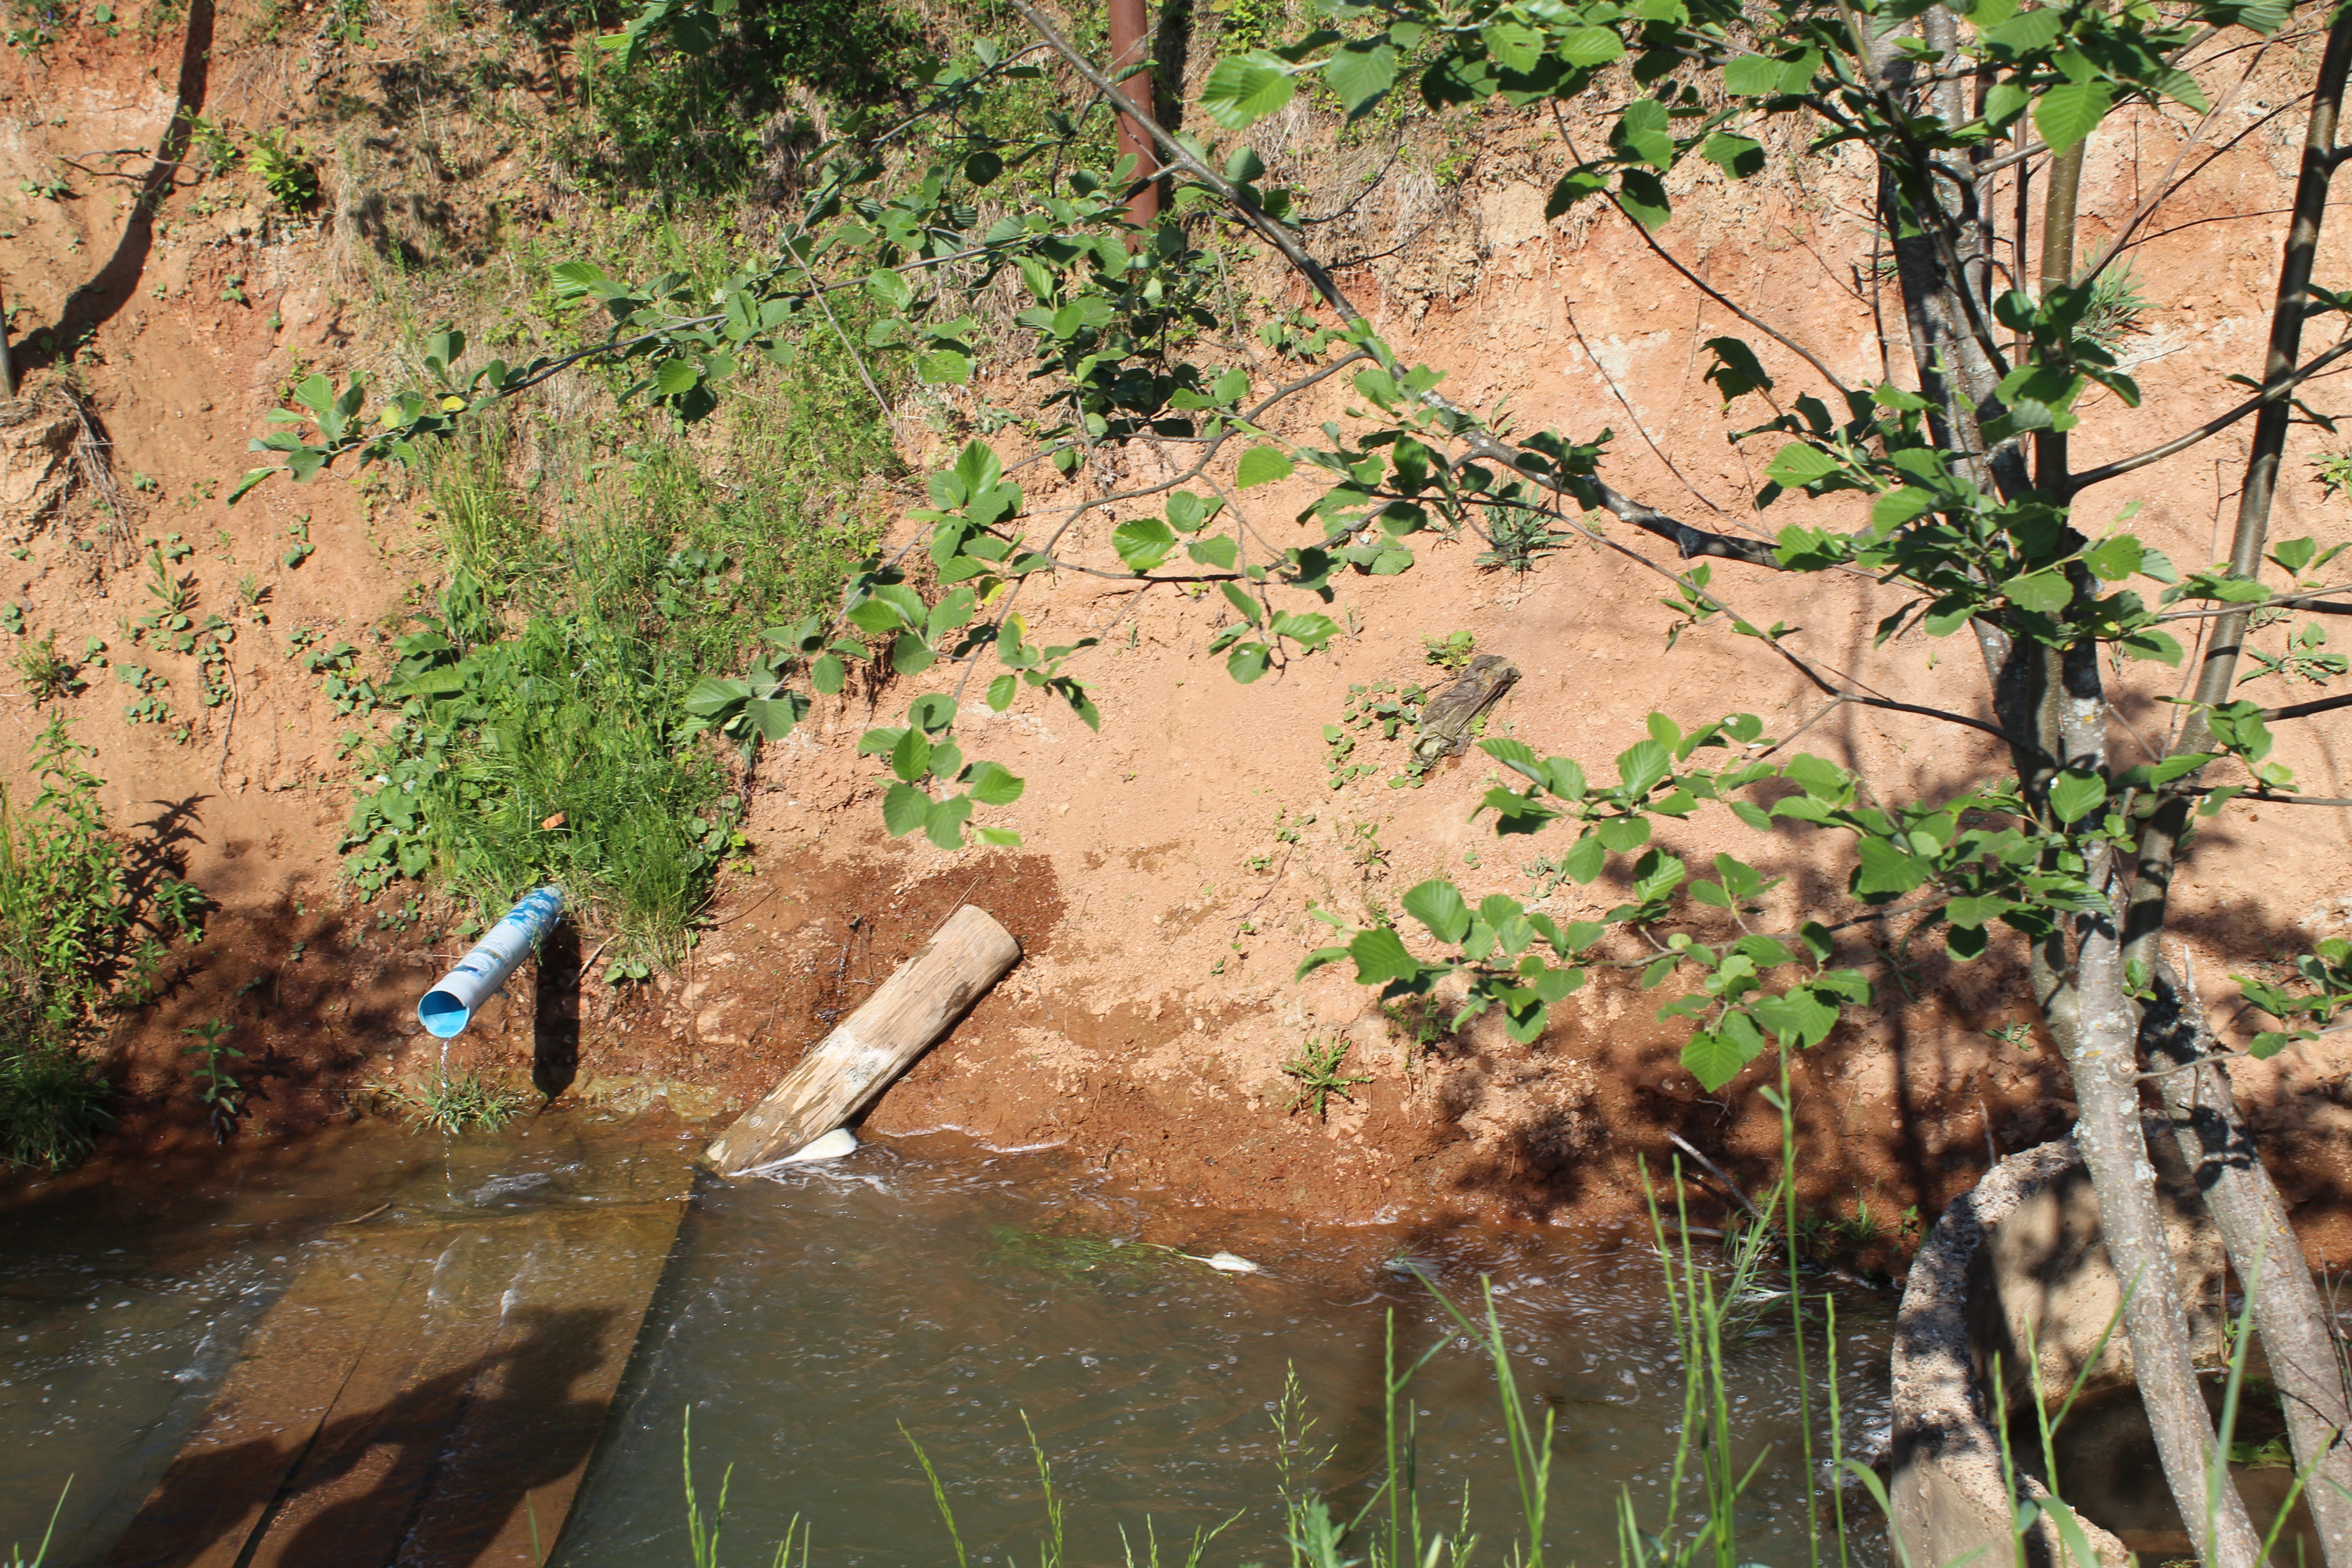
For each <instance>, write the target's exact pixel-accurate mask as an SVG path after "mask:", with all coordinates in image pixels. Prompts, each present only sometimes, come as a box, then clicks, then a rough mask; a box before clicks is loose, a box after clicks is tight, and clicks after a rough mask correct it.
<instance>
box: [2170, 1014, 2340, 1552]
mask: <svg viewBox="0 0 2352 1568" xmlns="http://www.w3.org/2000/svg"><path fill="white" fill-rule="evenodd" d="M2141 1039H2142V1042H2143V1043H2144V1044H2145V1046H2146V1047H2147V1053H2148V1057H2149V1066H2150V1067H2151V1068H2156V1069H2161V1068H2166V1067H2172V1068H2175V1070H2173V1071H2171V1072H2168V1073H2165V1074H2164V1075H2163V1076H2162V1077H2160V1078H2158V1079H2154V1080H2153V1082H2154V1083H2155V1085H2156V1087H2157V1089H2158V1092H2159V1094H2160V1097H2161V1099H2162V1101H2163V1105H2164V1114H2165V1119H2166V1121H2168V1122H2170V1123H2171V1126H2172V1132H2173V1136H2174V1137H2175V1138H2176V1139H2177V1140H2178V1141H2179V1144H2180V1153H2181V1157H2182V1158H2183V1159H2184V1160H2186V1161H2187V1162H2188V1163H2189V1178H2190V1180H2191V1181H2192V1182H2194V1183H2195V1184H2196V1187H2197V1190H2198V1191H2199V1193H2200V1194H2202V1195H2203V1196H2204V1199H2205V1207H2206V1210H2207V1211H2208V1212H2209V1213H2210V1214H2211V1215H2212V1216H2213V1225H2214V1228H2215V1229H2216V1230H2218V1231H2219V1232H2220V1233H2221V1245H2222V1246H2223V1247H2225V1248H2227V1249H2228V1251H2229V1255H2230V1267H2231V1268H2232V1269H2234V1270H2236V1272H2237V1276H2238V1279H2239V1281H2240V1285H2241V1288H2242V1289H2244V1290H2245V1292H2246V1298H2247V1300H2248V1302H2249V1304H2250V1306H2251V1308H2252V1315H2253V1321H2254V1328H2255V1331H2257V1332H2258V1333H2259V1334H2260V1335H2261V1336H2262V1345H2263V1355H2264V1356H2265V1357H2266V1358H2267V1359H2268V1360H2269V1362H2270V1369H2271V1382H2272V1384H2273V1385H2274V1386H2275V1387H2276V1388H2277V1389H2278V1392H2279V1401H2280V1403H2281V1405H2283V1406H2284V1409H2285V1412H2286V1427H2287V1438H2288V1441H2289V1442H2290V1443H2291V1444H2292V1445H2293V1447H2294V1460H2295V1467H2296V1468H2298V1469H2307V1470H2309V1471H2310V1476H2311V1479H2309V1481H2308V1482H2307V1483H2306V1484H2305V1488H2304V1494H2303V1495H2304V1499H2305V1501H2306V1502H2307V1503H2308V1504H2309V1505H2310V1508H2311V1517H2312V1522H2313V1523H2314V1524H2315V1525H2316V1526H2317V1527H2318V1530H2319V1537H2320V1549H2321V1552H2323V1554H2324V1555H2325V1556H2326V1561H2327V1562H2328V1563H2329V1564H2331V1568H2333V1565H2336V1564H2342V1563H2352V1447H2347V1446H2346V1443H2345V1434H2346V1432H2347V1429H2352V1400H2347V1394H2346V1388H2345V1378H2344V1368H2343V1364H2342V1362H2341V1360H2340V1359H2339V1354H2338V1352H2337V1348H2336V1336H2335V1334H2334V1333H2333V1332H2331V1331H2330V1330H2329V1326H2328V1325H2329V1321H2330V1318H2329V1314H2328V1311H2327V1308H2326V1303H2325V1302H2324V1301H2322V1300H2320V1296H2319V1288H2318V1286H2317V1285H2315V1284H2314V1283H2313V1281H2312V1278H2311V1268H2310V1265H2309V1264H2308V1263H2306V1262H2305V1259H2304V1256H2303V1247H2302V1245H2301V1244H2300V1243H2298V1242H2297V1241H2296V1240H2295V1238H2294V1229H2293V1228H2292V1227H2291V1226H2289V1225H2288V1223H2287V1214H2286V1205H2285V1203H2284V1201H2282V1200H2281V1198H2280V1197H2279V1191H2278V1187H2277V1185H2276V1184H2274V1183H2273V1182H2272V1180H2271V1178H2270V1173H2269V1172H2268V1171H2267V1170H2265V1169H2263V1163H2262V1159H2261V1157H2260V1156H2259V1155H2258V1154H2257V1153H2256V1152H2255V1151H2254V1145H2253V1141H2252V1137H2251V1136H2250V1135H2249V1133H2248V1132H2247V1131H2246V1126H2245V1122H2244V1121H2243V1119H2242V1117H2240V1116H2239V1114H2238V1110H2237V1100H2236V1096H2235V1095H2234V1094H2233V1093H2232V1092H2231V1087H2230V1079H2229V1075H2228V1074H2227V1073H2225V1072H2223V1071H2222V1070H2221V1064H2220V1063H2218V1062H2214V1061H2210V1060H2204V1059H2200V1058H2208V1057H2210V1056H2211V1055H2213V1054H2214V1041H2213V1037H2212V1035H2211V1034H2210V1032H2209V1031H2208V1030H2207V1029H2206V1028H2205V1026H2204V1023H2203V1020H2202V1019H2200V1018H2199V1017H2198V1016H2197V1015H2196V1013H2195V1011H2194V1009H2193V1008H2192V1007H2191V1006H2190V1005H2189V1004H2188V1003H2187V1002H2186V1000H2185V999H2184V998H2183V996H2182V994H2181V990H2180V987H2179V979H2178V977H2177V976H2175V975H2173V974H2172V973H2169V972H2168V971H2164V970H2159V972H2158V975H2157V979H2156V1000H2155V1001H2154V1002H2153V1003H2152V1004H2150V1005H2149V1006H2148V1008H2147V1015H2146V1016H2145V1018H2144V1019H2143V1020H2142V1024H2141Z"/></svg>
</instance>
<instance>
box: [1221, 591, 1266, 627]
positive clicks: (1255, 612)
mask: <svg viewBox="0 0 2352 1568" xmlns="http://www.w3.org/2000/svg"><path fill="white" fill-rule="evenodd" d="M1217 587H1218V589H1219V591H1220V592H1222V593H1223V595H1225V602H1226V603H1227V604H1229V605H1233V607H1234V609H1236V610H1239V611H1240V612H1241V613H1242V619H1244V620H1245V621H1247V622H1248V623H1249V624H1250V625H1252V626H1264V625H1265V611H1264V610H1262V609H1260V608H1259V607H1258V602H1257V601H1256V600H1255V599H1253V598H1251V597H1250V595H1249V590H1248V589H1246V588H1244V587H1243V586H1242V585H1241V584H1238V583H1220V584H1217Z"/></svg>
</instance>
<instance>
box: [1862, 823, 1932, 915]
mask: <svg viewBox="0 0 2352 1568" xmlns="http://www.w3.org/2000/svg"><path fill="white" fill-rule="evenodd" d="M1856 853H1857V857H1858V858H1859V859H1860V861H1861V864H1860V865H1858V866H1856V867H1855V868H1854V871H1853V891H1854V895H1855V896H1856V897H1857V898H1862V899H1866V900H1884V899H1889V898H1894V897H1896V896H1898V895H1900V894H1903V893H1907V892H1909V891H1910V890H1911V889H1914V888H1916V887H1917V886H1918V885H1919V884H1920V883H1922V882H1924V881H1926V880H1927V870H1928V867H1927V861H1925V860H1922V859H1921V858H1919V857H1917V856H1916V855H1914V854H1911V853H1910V852H1909V851H1907V850H1903V849H1898V848H1896V847H1895V846H1894V845H1892V844H1889V843H1888V842H1887V841H1886V840H1885V839H1884V838H1864V839H1863V840H1862V841H1861V843H1860V844H1859V845H1857V846H1856Z"/></svg>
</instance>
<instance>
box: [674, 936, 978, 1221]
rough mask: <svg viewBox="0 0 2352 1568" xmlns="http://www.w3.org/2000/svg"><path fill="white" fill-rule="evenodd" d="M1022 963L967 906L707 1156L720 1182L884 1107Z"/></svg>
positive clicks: (721, 1135)
mask: <svg viewBox="0 0 2352 1568" xmlns="http://www.w3.org/2000/svg"><path fill="white" fill-rule="evenodd" d="M1020 961H1021V944H1020V943H1019V942H1016V941H1014V940H1013V933H1012V932H1011V931H1006V930H1005V929H1004V928H1003V926H1001V925H998V924H997V923H996V921H994V920H993V919H992V918H991V917H990V915H989V914H988V911H987V910H982V909H981V908H980V907H979V906H978V905H976V904H965V905H962V906H961V907H960V908H959V909H957V910H956V911H955V913H953V914H951V915H950V916H949V917H948V918H947V920H946V921H945V922H943V923H942V924H941V925H940V929H939V930H938V931H933V932H932V933H931V940H930V941H929V942H925V943H924V944H923V945H922V947H921V949H920V950H919V951H918V952H916V954H915V956H914V957H912V958H910V959H908V960H907V962H906V963H902V964H900V965H899V966H898V968H897V969H896V970H894V971H893V972H892V973H891V975H890V978H889V979H887V980H885V981H884V982H883V983H882V984H881V986H880V988H879V989H877V991H876V992H875V993H874V994H873V995H871V996H869V997H867V998H866V1001H865V1004H864V1005H861V1006H860V1007H859V1008H858V1009H857V1011H856V1012H855V1013H852V1014H851V1015H850V1016H848V1017H846V1018H845V1019H843V1020H842V1022H841V1026H839V1027H838V1028H836V1029H835V1030H834V1031H833V1033H831V1034H830V1035H827V1036H826V1037H824V1039H822V1040H820V1041H818V1042H817V1044H816V1046H815V1047H814V1048H813V1049H811V1050H810V1052H809V1053H808V1055H806V1056H804V1057H803V1058H801V1059H800V1061H799V1062H798V1063H796V1064H795V1065H794V1066H793V1070H792V1071H790V1072H788V1073H786V1074H785V1075H784V1079H783V1081H782V1082H781V1083H779V1084H777V1085H776V1087H775V1088H774V1089H771V1090H769V1092H768V1098H767V1099H765V1100H761V1101H760V1103H759V1104H757V1105H755V1106H753V1107H752V1108H751V1110H747V1111H745V1112H744V1113H743V1114H742V1115H741V1116H740V1118H738V1119H737V1120H736V1122H735V1124H734V1125H733V1126H732V1127H730V1128H729V1129H728V1130H727V1131H725V1132H722V1133H720V1134H719V1139H718V1141H717V1142H714V1143H712V1144H711V1145H710V1147H709V1149H708V1150H706V1151H705V1152H704V1153H703V1156H702V1157H703V1159H704V1161H705V1162H707V1163H709V1166H710V1168H711V1169H712V1170H714V1171H716V1172H718V1173H719V1174H720V1175H722V1176H734V1175H740V1174H741V1173H743V1172H745V1171H749V1170H751V1169H753V1168H754V1167H756V1166H760V1165H764V1164H767V1163H770V1162H771V1161H774V1160H781V1159H782V1158H783V1157H784V1156H785V1155H787V1154H790V1153H792V1152H793V1151H795V1150H797V1149H801V1148H803V1147H805V1146H806V1145H808V1144H809V1143H811V1142H814V1141H815V1140H817V1139H819V1138H822V1137H824V1135H825V1134H826V1133H828V1132H830V1131H833V1130H834V1129H835V1128H836V1127H838V1126H840V1125H841V1124H842V1123H844V1122H845V1121H848V1120H849V1119H850V1118H851V1117H853V1116H855V1115H856V1114H857V1113H858V1112H859V1111H860V1110H864V1109H865V1108H866V1106H867V1105H869V1104H871V1103H873V1101H875V1100H877V1099H879V1098H880V1097H881V1094H882V1091H883V1090H884V1089H887V1088H889V1087H890V1083H891V1080H892V1079H896V1078H897V1077H898V1075H899V1074H900V1073H902V1072H904V1071H906V1070H907V1068H908V1066H909V1065H911V1064H912V1063H913V1061H914V1059H915V1058H917V1057H919V1056H921V1055H922V1054H923V1053H924V1052H925V1051H927V1050H929V1048H930V1046H931V1042H932V1041H934V1040H936V1039H938V1038H939V1037H940V1036H941V1035H944V1034H946V1033H947V1032H948V1030H949V1028H950V1027H951V1026H953V1025H954V1023H955V1021H956V1020H957V1019H958V1018H961V1017H962V1016H963V1014H964V1009H965V1008H967V1007H970V1006H971V1005H972V1004H973V1003H974V1002H976V1001H978V1000H979V999H980V996H981V994H982V992H984V991H986V990H987V989H988V988H989V987H990V986H992V985H993V984H996V983H997V981H998V980H999V979H1000V978H1002V977H1003V973H1004V972H1005V971H1006V970H1008V969H1010V968H1012V967H1013V965H1014V964H1015V963H1019V962H1020Z"/></svg>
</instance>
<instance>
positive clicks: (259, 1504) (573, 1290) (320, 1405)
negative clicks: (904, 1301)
mask: <svg viewBox="0 0 2352 1568" xmlns="http://www.w3.org/2000/svg"><path fill="white" fill-rule="evenodd" d="M683 1207H684V1205H683V1204H682V1203H679V1202H669V1203H661V1204H630V1205H593V1206H586V1207H582V1208H576V1209H569V1210H553V1209H548V1210H540V1211H538V1212H535V1213H531V1214H528V1215H519V1216H515V1217H511V1218H498V1219H488V1220H481V1221H474V1220H467V1221H466V1222H462V1223H458V1222H451V1223H446V1224H440V1225H427V1226H415V1227H410V1228H404V1229H400V1230H385V1231H381V1232H377V1233H374V1234H373V1235H364V1236H361V1237H350V1238H340V1237H339V1238H337V1239H334V1240H331V1241H328V1242H323V1243H321V1244H320V1251H319V1254H318V1256H316V1257H314V1258H312V1259H311V1260H310V1263H309V1264H308V1265H306V1267H305V1268H304V1269H303V1271H302V1273H301V1274H300V1275H299V1277H298V1278H297V1279H296V1281H295V1283H294V1285H293V1286H291V1287H289V1289H288V1291H287V1294H286V1296H285V1297H284V1298H283V1299H282V1300H280V1301H279V1302H278V1305H277V1306H275V1307H273V1308H272V1309H271V1310H270V1311H269V1312H268V1314H267V1315H266V1316H265V1317H264V1319H263V1321H262V1322H261V1323H260V1324H259V1325H258V1326H257V1328H256V1330H255V1331H254V1333H253V1335H252V1336H251V1338H250V1339H249V1340H248V1342H247V1348H246V1351H245V1352H244V1354H243V1355H242V1356H241V1357H240V1359H239V1361H238V1363H237V1365H236V1368H235V1370H233V1371H232V1372H231V1373H230V1375H229V1377H228V1379H227V1381H226V1383H225V1384H223V1386H222V1390H221V1393H220V1394H219V1395H218V1396H217V1397H216V1398H215V1401H214V1404H213V1406H212V1408H211V1410H210V1411H208V1412H207V1414H206V1415H205V1419H204V1421H203V1422H202V1424H201V1425H200V1426H199V1427H198V1429H197V1433H196V1436H194V1438H192V1439H191V1440H190V1442H189V1443H188V1445H187V1446H186V1447H184V1448H183V1449H182V1451H181V1453H180V1455H179V1457H178V1458H175V1459H174V1460H173V1464H172V1466H171V1468H170V1469H169V1470H167V1471H166V1473H165V1475H164V1478H163V1481H162V1483H161V1484H160V1485H159V1486H158V1487H157V1488H156V1489H155V1492H154V1494H153V1495H152V1497H151V1498H150V1499H149V1500H148V1502H147V1504H146V1506H145V1507H144V1508H142V1510H141V1511H140V1514H139V1516H138V1518H137V1519H135V1520H134V1521H132V1523H131V1528H130V1530H129V1531H127V1532H126V1533H125V1534H124V1536H123V1538H122V1541H121V1543H120V1544H118V1546H117V1547H116V1550H115V1552H114V1554H113V1555H112V1557H110V1559H109V1568H242V1565H247V1564H249V1565H250V1568H316V1565H319V1564H325V1563H333V1564H336V1565H338V1568H393V1565H394V1564H395V1563H397V1564H401V1565H403V1568H472V1565H474V1564H491V1563H499V1564H516V1565H525V1564H531V1563H537V1562H539V1561H541V1560H542V1559H543V1557H544V1555H545V1549H546V1548H547V1547H550V1546H551V1545H552V1544H553V1543H554V1540H555V1536H556V1533H557V1531H560V1530H561V1529H562V1524H563V1521H564V1518H565V1516H566V1515H568V1514H569V1513H570V1511H571V1507H572V1495H573V1493H574V1491H576V1489H577V1488H578V1486H579V1481H580V1477H581V1474H582V1472H583V1469H584V1468H585V1466H586V1463H587V1458H588V1453H589V1450H590V1449H591V1448H592V1447H593V1445H594V1443H595V1439H596V1436H597V1433H598V1431H599V1430H600V1429H601V1427H602V1426H603V1423H604V1413H605V1409H606V1407H607V1405H609V1404H610V1402H611V1399H612V1395H613V1392H614V1388H615V1386H616V1385H617V1384H618V1383H619V1381H620V1377H621V1373H622V1371H623V1369H624V1368H625V1365H626V1363H627V1360H628V1355H629V1351H630V1349H631V1347H632V1345H633V1344H634V1343H635V1339H636V1333H637V1329H638V1326H639V1325H640V1324H641V1323H642V1321H644V1317H645V1311H646V1305H647V1304H648V1302H650V1300H652V1296H653V1291H654V1288H655V1286H656V1284H657V1283H658V1281H659V1279H660V1277H661V1271H662V1267H663V1265H664V1263H665V1262H666V1261H667V1258H668V1255H669V1250H670V1247H671V1244H672V1242H673V1240H674V1239H675V1237H676V1235H677V1225H678V1221H679V1218H680V1217H681V1215H682V1213H683ZM534 1539H535V1540H536V1541H537V1542H538V1545H539V1548H540V1549H539V1550H538V1551H537V1552H534V1550H533V1542H534Z"/></svg>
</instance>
